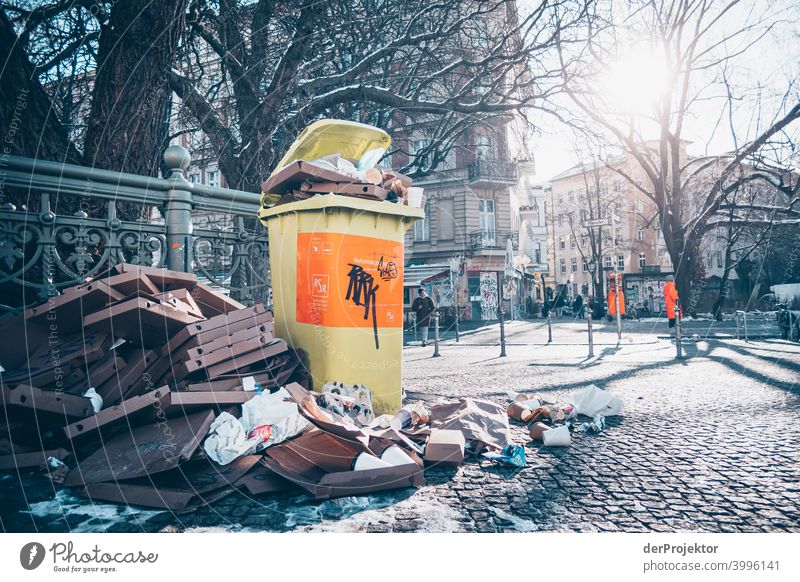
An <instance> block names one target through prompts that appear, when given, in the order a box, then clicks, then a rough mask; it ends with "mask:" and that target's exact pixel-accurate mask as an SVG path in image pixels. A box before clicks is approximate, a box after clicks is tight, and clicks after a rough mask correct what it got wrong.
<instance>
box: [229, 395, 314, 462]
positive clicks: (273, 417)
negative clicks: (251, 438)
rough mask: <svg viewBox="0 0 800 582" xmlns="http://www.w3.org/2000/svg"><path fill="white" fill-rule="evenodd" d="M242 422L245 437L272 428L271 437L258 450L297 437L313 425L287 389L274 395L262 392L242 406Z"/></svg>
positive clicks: (270, 430)
mask: <svg viewBox="0 0 800 582" xmlns="http://www.w3.org/2000/svg"><path fill="white" fill-rule="evenodd" d="M241 421H242V426H243V427H244V430H245V435H248V434H250V432H251V431H252V430H253V429H257V428H260V427H265V426H269V427H270V429H269V437H268V438H267V439H266V440H264V441H263V442H262V443H261V444H260V445H259V446H258V450H261V449H265V448H267V447H269V446H272V445H277V444H278V443H282V442H283V441H285V440H286V439H290V438H292V437H294V436H297V435H298V434H300V433H301V432H303V431H304V430H306V429H307V428H308V427H309V426H310V424H311V423H309V422H308V421H307V420H306V419H305V417H304V416H303V415H302V414H300V410H299V409H298V408H297V404H296V403H295V401H294V400H292V397H291V396H290V395H289V393H288V392H287V391H286V389H285V388H281V389H280V390H278V391H277V392H274V393H272V394H269V393H267V392H262V393H261V394H259V395H257V396H254V397H253V398H251V399H250V400H248V401H247V402H245V403H244V404H242V419H241Z"/></svg>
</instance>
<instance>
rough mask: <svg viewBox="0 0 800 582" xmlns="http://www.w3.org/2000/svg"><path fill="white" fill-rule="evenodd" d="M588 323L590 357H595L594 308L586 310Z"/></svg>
mask: <svg viewBox="0 0 800 582" xmlns="http://www.w3.org/2000/svg"><path fill="white" fill-rule="evenodd" d="M586 323H587V325H588V326H589V357H590V358H593V357H594V335H593V333H592V310H591V309H587V310H586Z"/></svg>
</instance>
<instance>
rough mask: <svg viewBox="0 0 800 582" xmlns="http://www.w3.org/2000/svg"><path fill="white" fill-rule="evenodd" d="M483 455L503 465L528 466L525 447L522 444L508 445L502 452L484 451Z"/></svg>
mask: <svg viewBox="0 0 800 582" xmlns="http://www.w3.org/2000/svg"><path fill="white" fill-rule="evenodd" d="M483 456H484V457H486V458H487V459H489V460H490V461H494V462H497V463H501V464H503V465H511V466H512V467H520V468H521V467H527V466H528V462H527V461H526V460H525V449H524V448H522V447H521V446H520V445H508V446H507V447H505V448H504V449H503V450H502V451H501V452H499V453H497V452H494V451H489V452H487V453H483Z"/></svg>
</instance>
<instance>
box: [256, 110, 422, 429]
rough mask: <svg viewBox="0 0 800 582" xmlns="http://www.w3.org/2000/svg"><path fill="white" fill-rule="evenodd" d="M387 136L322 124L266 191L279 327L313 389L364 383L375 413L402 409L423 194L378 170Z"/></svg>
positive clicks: (349, 125) (296, 147) (302, 139)
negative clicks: (406, 295)
mask: <svg viewBox="0 0 800 582" xmlns="http://www.w3.org/2000/svg"><path fill="white" fill-rule="evenodd" d="M389 143H390V139H389V136H388V134H386V132H384V131H382V130H380V129H378V128H375V127H370V126H368V125H363V124H359V123H353V122H346V121H333V120H323V121H319V122H316V123H314V124H312V125H311V126H309V127H308V128H306V130H305V131H303V133H301V134H300V136H299V137H298V139H297V141H296V142H295V143H294V144H293V145H292V146H291V148H290V149H289V151H288V152H287V154H286V156H284V158H283V159H282V160H281V162H280V163H279V164H278V167H277V168H276V169H275V171H274V172H273V174H272V175H271V176H270V178H269V179H268V180H267V181H265V182H264V185H263V190H264V194H263V196H262V206H263V208H262V209H261V210H260V211H259V217H260V219H261V221H262V223H263V224H264V225H265V226H266V227H267V229H268V231H269V241H270V271H271V276H272V293H273V307H274V314H275V328H276V332H277V334H278V336H279V337H281V338H284V339H285V340H286V341H287V342H288V343H289V345H290V346H291V347H293V348H295V349H302V350H303V351H304V353H305V357H306V362H305V364H306V366H307V368H308V370H309V372H310V375H311V380H312V384H313V387H314V389H315V390H317V391H321V390H322V387H323V386H324V385H325V384H327V383H328V382H330V381H333V380H337V381H340V382H344V383H348V384H363V385H365V386H367V387H368V388H369V389H370V390H371V391H372V394H373V398H374V402H373V406H374V410H375V412H376V413H377V414H383V413H394V412H396V411H397V410H398V409H399V408H400V405H401V394H402V388H401V380H402V344H403V327H402V326H403V261H404V237H405V231H406V229H407V228H408V227H409V226H410V225H411V224H412V223H413V222H414V221H415V220H417V219H421V218H423V217H424V213H423V210H422V208H420V207H419V205H420V204H421V200H420V198H419V197H420V192H419V191H418V189H416V190H415V189H414V188H412V187H411V186H410V180H409V179H408V178H406V177H404V176H401V175H400V174H397V173H396V172H392V171H389V170H385V169H379V168H377V167H375V164H376V162H377V161H378V160H379V159H380V158H381V157H382V156H383V154H384V152H385V151H386V149H387V148H388V147H389Z"/></svg>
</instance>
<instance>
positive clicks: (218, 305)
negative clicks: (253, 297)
mask: <svg viewBox="0 0 800 582" xmlns="http://www.w3.org/2000/svg"><path fill="white" fill-rule="evenodd" d="M191 294H192V297H193V298H194V300H195V302H196V303H197V305H198V306H199V307H200V310H201V311H202V313H203V315H205V316H206V317H209V318H210V317H213V316H215V315H220V314H224V313H230V312H231V311H236V310H237V309H245V308H246V307H247V306H246V305H244V304H242V303H239V302H238V301H236V300H235V299H232V298H231V297H229V296H228V295H225V294H224V293H222V292H221V291H217V290H214V289H213V288H211V287H209V286H208V285H206V284H205V283H201V282H200V281H198V282H197V284H196V285H195V287H194V288H193V289H192V291H191Z"/></svg>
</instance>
